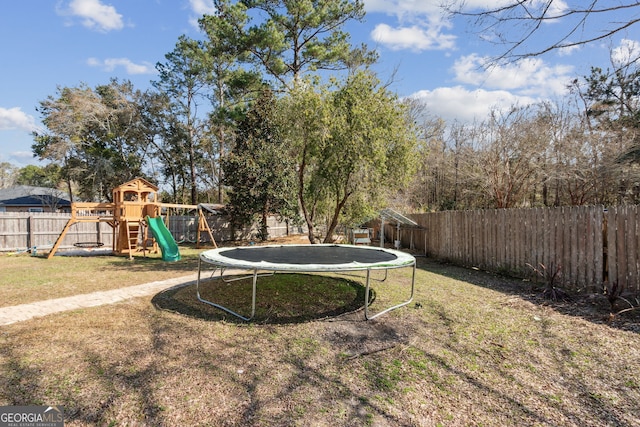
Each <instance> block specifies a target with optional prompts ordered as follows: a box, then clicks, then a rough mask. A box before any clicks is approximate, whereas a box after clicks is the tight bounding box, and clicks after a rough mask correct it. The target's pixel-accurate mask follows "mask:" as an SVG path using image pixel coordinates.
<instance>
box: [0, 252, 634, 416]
mask: <svg viewBox="0 0 640 427" xmlns="http://www.w3.org/2000/svg"><path fill="white" fill-rule="evenodd" d="M181 252H182V253H183V260H181V261H179V262H176V263H164V262H162V261H161V260H160V259H158V258H153V257H149V258H146V259H143V258H136V259H135V260H133V261H129V260H128V259H126V258H118V257H91V258H68V257H54V258H53V259H52V260H45V259H42V258H37V257H30V256H8V255H0V297H1V298H0V302H1V304H2V305H3V306H7V305H12V304H18V303H23V302H31V301H36V300H39V299H47V298H55V297H60V296H67V295H74V294H80V293H87V292H93V291H96V290H107V289H113V288H118V287H122V286H130V285H136V284H141V283H145V282H149V281H156V280H161V279H164V278H171V277H177V276H181V275H186V274H191V273H193V272H195V271H196V269H197V267H196V265H197V264H196V260H197V253H198V251H196V250H194V249H186V248H185V249H184V250H182V251H181ZM275 277H276V278H278V277H281V276H278V275H277V276H275ZM286 279H287V280H286V281H284V280H283V282H282V283H285V282H286V283H285V285H282V284H280V285H279V284H278V282H277V281H276V282H264V287H263V289H262V291H263V293H261V294H259V297H260V298H261V299H260V304H262V305H261V306H260V307H259V316H258V319H257V321H256V322H254V323H250V324H245V323H242V322H239V321H235V320H233V319H230V318H229V317H228V316H226V315H224V314H223V313H221V312H220V311H219V310H216V309H214V308H212V307H209V306H206V305H204V304H201V303H198V302H197V301H196V300H195V289H194V287H193V286H187V287H183V288H180V289H174V290H170V291H165V292H161V293H159V294H157V295H152V296H149V297H141V298H135V299H131V300H128V301H126V302H122V303H117V304H113V305H105V306H101V307H95V308H88V309H81V310H75V311H69V312H64V313H60V314H55V315H49V316H46V317H41V318H37V319H33V320H30V321H26V322H21V323H16V324H12V325H8V326H0V405H28V404H42V405H62V406H64V409H65V413H66V425H68V426H93V425H105V426H132V425H145V426H146V425H148V426H198V425H202V426H298V425H299V426H331V427H333V426H369V425H370V426H506V425H518V426H637V425H640V409H639V408H640V369H639V368H638V367H639V366H640V315H639V313H638V311H630V312H627V313H624V314H621V315H620V316H617V317H616V318H614V319H610V318H609V317H608V315H609V311H608V307H607V305H605V304H604V301H605V300H604V298H603V297H601V296H592V297H591V298H587V297H581V298H579V299H578V298H576V299H574V300H573V301H572V302H562V303H559V302H558V303H556V302H549V301H545V300H543V299H542V298H540V297H539V296H538V294H539V293H538V291H537V290H535V289H533V288H532V287H531V285H530V284H528V283H524V282H522V281H518V280H511V279H507V278H503V277H499V276H495V275H491V274H487V273H484V272H481V271H475V270H466V269H462V268H458V267H452V266H450V265H445V264H439V263H436V262H434V261H432V260H428V259H424V258H419V259H418V271H417V275H416V297H415V300H414V302H413V303H411V304H410V305H408V306H406V307H403V308H401V309H399V310H395V311H393V312H391V313H388V314H387V315H385V316H382V317H380V318H378V319H376V320H373V321H368V322H366V321H363V320H362V312H356V313H353V312H352V310H353V309H354V308H357V304H356V305H354V304H355V303H354V301H356V302H357V301H360V297H361V296H362V295H363V293H362V292H363V290H362V286H361V285H358V282H359V283H362V280H360V279H357V278H353V277H350V278H349V279H348V280H346V279H338V278H335V279H331V278H322V279H311V278H309V279H308V280H307V279H306V278H305V277H297V278H295V277H294V279H295V280H293V279H291V278H290V277H286ZM289 279H291V280H289ZM314 280H321V282H314ZM410 280H411V275H410V270H408V269H407V270H406V271H405V270H394V271H392V272H391V273H390V278H389V280H388V281H387V282H384V283H375V284H374V285H373V288H374V290H375V291H376V299H375V301H374V303H373V307H372V310H373V311H375V310H376V308H377V307H378V308H379V307H383V306H384V305H385V304H387V303H389V302H390V301H393V300H395V299H397V300H402V299H403V297H404V296H405V295H406V292H407V288H408V286H409V283H410ZM354 281H355V282H356V283H354ZM316 289H322V292H318V291H317V290H316ZM247 290H248V288H247V287H246V284H243V283H240V282H238V284H237V286H235V287H227V288H225V289H219V291H220V292H218V290H217V289H211V288H210V289H208V290H207V291H206V292H214V291H215V292H216V294H215V295H221V298H227V299H228V300H229V301H230V302H231V303H233V304H240V305H241V304H242V300H243V298H241V297H240V298H239V297H238V295H243V296H244V295H247ZM260 290H261V288H260V287H259V292H260ZM234 291H236V293H234ZM315 302H318V303H317V304H315ZM320 302H322V304H320ZM241 308H242V307H241ZM341 312H346V313H347V314H345V315H342V316H337V314H339V313H341Z"/></svg>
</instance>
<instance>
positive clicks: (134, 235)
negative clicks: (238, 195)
mask: <svg viewBox="0 0 640 427" xmlns="http://www.w3.org/2000/svg"><path fill="white" fill-rule="evenodd" d="M171 209H184V210H197V212H198V230H197V235H196V247H197V248H200V247H201V246H200V244H201V237H202V233H206V234H207V235H208V237H209V241H210V244H211V245H213V247H214V248H217V245H216V241H215V239H214V238H213V234H212V232H211V228H210V227H209V224H208V222H207V219H206V216H205V211H209V212H210V211H211V208H210V207H208V205H182V204H171V203H160V200H159V195H158V187H157V186H155V185H153V184H151V183H150V182H149V181H147V180H145V179H143V178H136V179H133V180H131V181H129V182H126V183H124V184H122V185H120V186H118V187H116V188H114V189H113V203H90V202H87V203H85V202H80V203H72V204H71V218H70V219H69V221H67V224H66V225H65V226H64V228H63V229H62V232H61V233H60V235H58V238H57V239H56V242H55V243H54V245H53V247H52V248H51V251H50V252H49V254H48V255H47V259H50V258H52V257H53V256H54V255H55V253H56V251H57V250H58V248H59V247H60V244H61V243H62V241H63V240H64V237H65V235H66V234H67V233H68V232H69V230H70V229H71V227H72V226H73V225H74V224H78V223H87V222H89V223H102V222H104V223H107V224H108V225H109V226H110V227H111V228H112V233H113V248H112V249H113V252H114V253H115V254H116V255H128V256H129V258H130V259H131V258H133V254H134V253H135V252H139V251H142V252H145V253H146V251H147V250H149V247H151V248H152V249H151V250H153V251H154V252H157V251H158V243H159V240H161V241H162V242H161V245H160V248H161V250H162V251H163V255H164V252H165V250H167V249H169V248H168V247H163V245H165V244H172V245H175V241H174V240H173V237H171V234H170V233H169V232H168V230H166V226H167V225H168V222H169V212H170V210H171ZM163 210H164V211H165V212H166V214H165V218H164V221H160V223H161V224H162V223H163V222H166V224H164V229H159V230H156V229H151V227H150V224H148V223H147V218H158V217H161V215H162V212H163ZM155 223H157V221H154V224H155ZM154 227H158V226H157V225H154ZM160 227H162V226H160ZM156 233H162V234H163V236H165V238H163V239H157V238H156V236H157V234H156ZM166 239H170V242H168V243H164V242H165V240H166ZM74 246H76V247H82V248H95V247H101V246H104V244H103V243H101V242H99V241H96V242H78V243H76V244H75V245H74ZM163 258H164V256H163Z"/></svg>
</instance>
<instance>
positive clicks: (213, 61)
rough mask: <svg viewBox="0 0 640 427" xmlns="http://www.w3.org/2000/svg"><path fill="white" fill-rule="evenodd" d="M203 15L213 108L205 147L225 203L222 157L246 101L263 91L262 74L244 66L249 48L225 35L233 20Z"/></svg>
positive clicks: (218, 199) (228, 32) (216, 184)
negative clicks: (207, 144)
mask: <svg viewBox="0 0 640 427" xmlns="http://www.w3.org/2000/svg"><path fill="white" fill-rule="evenodd" d="M217 18H218V19H216V17H211V16H204V17H202V18H201V19H200V21H199V22H200V28H201V29H202V30H203V31H204V32H205V33H206V34H207V39H206V40H205V41H204V42H203V44H202V48H203V50H204V51H203V56H202V58H204V59H205V60H206V61H207V63H208V67H209V68H210V71H211V73H210V88H211V93H210V95H209V96H208V99H209V101H210V102H211V107H212V109H211V112H210V113H209V115H208V121H207V124H208V132H207V135H206V136H207V137H208V139H209V140H210V141H211V144H210V146H209V147H205V149H206V153H207V158H206V163H207V164H208V169H209V170H210V174H204V176H205V177H206V176H210V177H211V178H212V179H211V186H212V187H214V188H216V190H217V201H218V203H223V172H222V160H223V159H224V158H225V156H226V153H227V151H228V150H229V147H230V146H231V145H232V144H233V137H234V127H235V125H236V122H237V121H238V120H241V119H242V116H243V114H244V112H245V110H246V105H247V103H248V102H249V101H250V100H251V98H252V97H255V95H254V94H255V93H261V90H262V88H263V86H264V85H263V82H262V76H261V75H260V73H258V72H257V71H256V70H252V69H245V68H243V67H242V63H243V62H246V60H247V59H248V56H249V54H248V52H246V51H243V50H242V49H241V48H240V47H239V46H237V45H236V46H233V43H230V40H228V39H226V38H225V36H228V35H230V34H232V31H231V24H232V23H231V22H230V21H228V20H225V19H219V17H217Z"/></svg>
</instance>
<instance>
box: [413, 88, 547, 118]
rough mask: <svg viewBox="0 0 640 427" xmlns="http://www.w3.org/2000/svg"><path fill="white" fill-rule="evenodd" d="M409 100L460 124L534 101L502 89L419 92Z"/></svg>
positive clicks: (449, 89) (439, 89) (535, 100)
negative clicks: (420, 103)
mask: <svg viewBox="0 0 640 427" xmlns="http://www.w3.org/2000/svg"><path fill="white" fill-rule="evenodd" d="M410 98H414V99H417V100H420V101H422V102H424V103H425V105H426V107H427V109H428V110H429V112H430V113H432V114H435V115H437V116H439V117H441V118H443V119H445V120H447V121H453V120H457V121H461V122H473V121H474V120H478V121H482V120H484V119H486V118H487V117H488V115H489V113H490V112H491V111H494V110H499V111H507V110H508V109H509V108H511V107H512V106H514V105H519V106H526V105H529V104H533V103H535V102H537V101H538V99H535V98H532V97H529V96H518V95H515V94H513V93H511V92H508V91H505V90H495V91H488V90H484V89H474V90H468V89H466V88H464V87H462V86H454V87H441V88H437V89H434V90H421V91H418V92H416V93H414V94H412V95H411V96H410Z"/></svg>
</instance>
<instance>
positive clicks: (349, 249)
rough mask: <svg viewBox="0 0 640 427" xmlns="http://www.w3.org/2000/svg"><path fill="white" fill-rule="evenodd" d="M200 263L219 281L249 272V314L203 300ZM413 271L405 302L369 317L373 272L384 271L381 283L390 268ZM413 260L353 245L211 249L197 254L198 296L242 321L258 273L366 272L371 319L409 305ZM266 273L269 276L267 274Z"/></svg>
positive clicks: (199, 298)
mask: <svg viewBox="0 0 640 427" xmlns="http://www.w3.org/2000/svg"><path fill="white" fill-rule="evenodd" d="M203 263H204V264H205V265H206V264H210V265H213V267H214V271H213V274H212V277H213V278H215V276H216V271H218V270H219V272H220V274H219V276H218V279H221V280H225V281H233V280H239V279H241V278H235V277H234V278H232V279H228V278H227V279H225V276H224V271H225V269H227V268H232V269H237V270H244V271H250V272H251V275H250V276H245V277H242V278H246V277H252V278H253V288H252V289H253V290H252V300H251V301H252V302H251V314H250V315H248V316H243V315H241V314H239V313H236V312H235V311H232V310H231V309H229V308H227V307H223V306H222V305H220V304H217V303H215V302H213V301H209V300H206V299H204V298H202V297H201V295H200V286H201V272H202V269H203ZM405 267H406V268H412V269H413V273H412V279H411V292H410V295H409V297H408V299H407V300H405V301H403V302H401V303H399V304H396V305H394V306H392V307H388V308H386V309H384V310H382V311H380V312H378V313H376V314H373V315H370V314H369V310H368V308H369V289H370V282H371V274H370V273H371V271H372V270H384V271H385V276H384V278H383V279H380V281H384V280H386V279H387V273H388V270H390V269H396V268H405ZM415 269H416V260H415V258H414V257H413V256H412V255H409V254H407V253H404V252H400V251H397V250H392V249H385V248H376V247H372V246H354V245H333V244H322V245H270V246H246V247H232V248H218V249H212V250H208V251H205V252H202V253H201V254H200V259H199V263H198V279H197V284H196V290H197V297H198V300H200V301H201V302H203V303H206V304H209V305H212V306H214V307H216V308H219V309H221V310H224V311H225V312H227V313H229V314H232V315H234V316H236V317H238V318H240V319H242V320H245V321H249V320H251V319H252V318H253V317H254V316H255V309H256V288H257V279H258V277H260V274H258V273H259V272H270V274H273V273H276V272H298V273H314V272H337V273H344V272H354V271H363V272H366V276H365V277H366V290H365V298H364V299H365V300H364V315H365V319H373V318H375V317H378V316H380V315H382V314H384V313H387V312H388V311H391V310H393V309H396V308H399V307H402V306H404V305H407V304H409V303H410V302H411V301H412V300H413V294H414V287H415ZM268 274H269V273H268Z"/></svg>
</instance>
